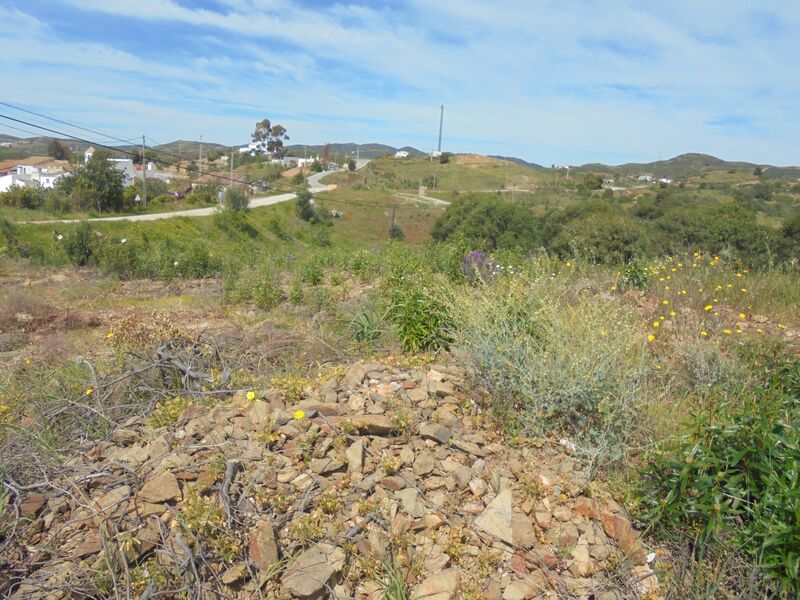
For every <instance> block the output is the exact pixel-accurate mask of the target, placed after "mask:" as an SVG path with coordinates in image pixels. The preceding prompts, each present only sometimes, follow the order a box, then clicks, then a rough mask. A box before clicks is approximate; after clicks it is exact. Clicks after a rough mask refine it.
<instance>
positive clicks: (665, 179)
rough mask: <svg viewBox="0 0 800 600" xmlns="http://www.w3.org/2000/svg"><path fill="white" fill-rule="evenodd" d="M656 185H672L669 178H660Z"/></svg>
mask: <svg viewBox="0 0 800 600" xmlns="http://www.w3.org/2000/svg"><path fill="white" fill-rule="evenodd" d="M658 183H660V184H661V185H670V184H671V183H672V179H670V178H669V177H662V178H661V179H659V180H658Z"/></svg>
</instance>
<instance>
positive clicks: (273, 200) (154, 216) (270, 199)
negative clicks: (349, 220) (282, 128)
mask: <svg viewBox="0 0 800 600" xmlns="http://www.w3.org/2000/svg"><path fill="white" fill-rule="evenodd" d="M326 189H327V188H326ZM294 198H295V194H278V195H276V196H257V197H255V198H251V199H250V204H248V206H249V207H250V208H258V207H259V206H271V205H273V204H278V203H279V202H286V201H287V200H293V199H294ZM216 210H217V207H216V206H208V207H206V208H189V209H187V210H173V211H172V212H164V213H149V214H145V215H125V216H120V217H98V218H96V219H89V221H91V222H93V223H94V222H103V221H160V220H161V219H177V218H178V217H208V216H210V215H213V214H214V212H215V211H216ZM82 220H83V219H61V220H60V221H23V222H22V223H20V224H24V225H46V224H47V223H80V222H81V221H82Z"/></svg>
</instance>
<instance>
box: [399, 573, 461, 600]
mask: <svg viewBox="0 0 800 600" xmlns="http://www.w3.org/2000/svg"><path fill="white" fill-rule="evenodd" d="M459 576H460V573H459V570H458V568H456V567H452V568H450V569H445V570H444V571H441V572H439V573H436V574H435V575H432V576H431V577H428V578H427V579H425V580H424V581H423V582H422V583H420V584H419V585H418V586H417V587H415V588H414V591H413V592H412V594H411V599H412V600H452V598H454V597H455V594H456V591H457V590H458V582H459Z"/></svg>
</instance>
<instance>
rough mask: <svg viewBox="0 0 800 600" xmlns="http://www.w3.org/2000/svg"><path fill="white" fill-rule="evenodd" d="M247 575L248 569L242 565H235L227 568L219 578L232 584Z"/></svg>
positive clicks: (225, 582) (227, 583) (226, 583)
mask: <svg viewBox="0 0 800 600" xmlns="http://www.w3.org/2000/svg"><path fill="white" fill-rule="evenodd" d="M245 575H247V569H245V568H244V567H243V566H242V565H233V566H232V567H231V568H230V569H228V570H226V571H225V572H224V573H223V574H222V576H221V577H220V578H219V579H220V581H221V582H222V583H224V584H225V585H230V584H232V583H236V582H237V581H240V580H242V579H244V577H245Z"/></svg>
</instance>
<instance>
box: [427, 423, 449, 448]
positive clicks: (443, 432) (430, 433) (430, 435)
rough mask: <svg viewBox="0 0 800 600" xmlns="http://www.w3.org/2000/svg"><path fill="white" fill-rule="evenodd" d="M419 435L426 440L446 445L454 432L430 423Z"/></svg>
mask: <svg viewBox="0 0 800 600" xmlns="http://www.w3.org/2000/svg"><path fill="white" fill-rule="evenodd" d="M419 435H420V437H421V438H422V439H424V440H433V441H435V442H438V443H440V444H446V443H447V442H448V440H449V439H450V438H451V437H452V436H453V432H451V431H450V430H449V429H448V428H447V427H445V426H444V425H439V424H438V423H428V424H427V425H425V426H424V427H423V428H422V429H421V430H420V432H419Z"/></svg>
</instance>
